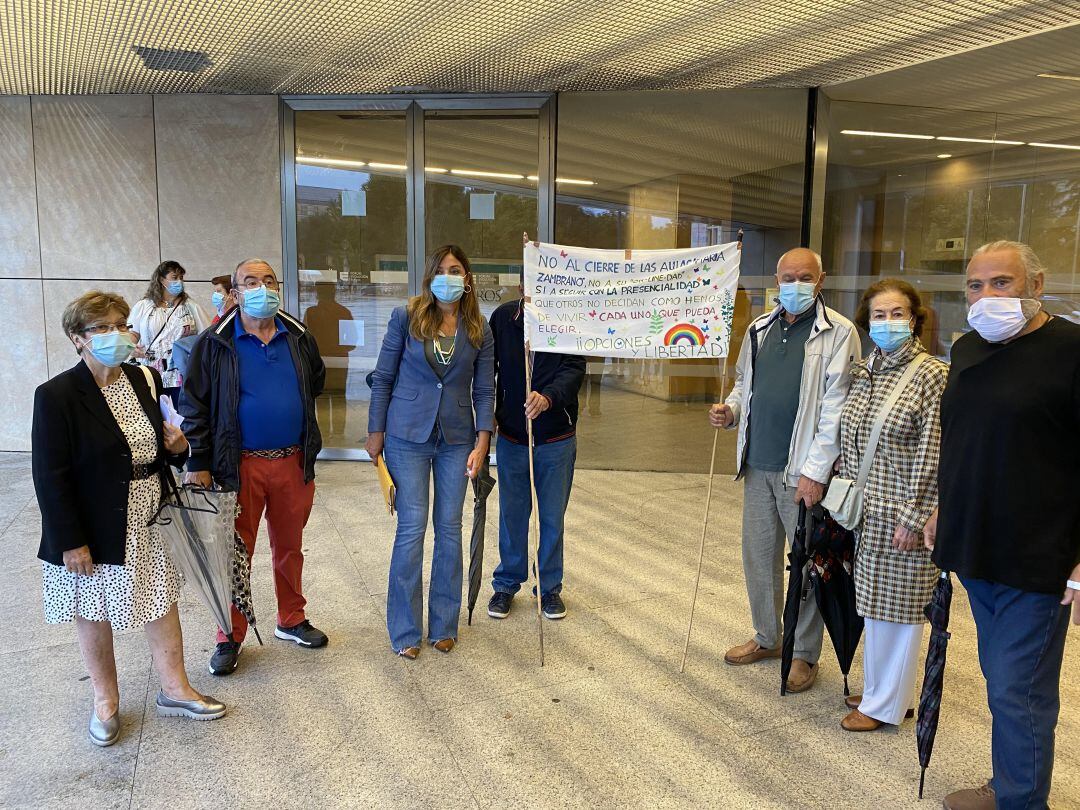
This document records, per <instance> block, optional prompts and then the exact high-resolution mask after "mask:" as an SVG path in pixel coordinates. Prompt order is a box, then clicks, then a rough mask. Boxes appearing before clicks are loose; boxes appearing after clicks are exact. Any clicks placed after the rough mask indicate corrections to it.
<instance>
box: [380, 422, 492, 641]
mask: <svg viewBox="0 0 1080 810" xmlns="http://www.w3.org/2000/svg"><path fill="white" fill-rule="evenodd" d="M472 449H473V445H471V444H447V443H446V442H445V441H444V440H443V438H442V435H441V433H440V432H439V428H438V427H437V426H436V428H435V430H434V431H433V432H432V434H431V438H429V439H428V440H427V441H426V442H422V443H415V442H407V441H405V440H404V439H399V438H396V437H394V436H390V435H388V436H387V437H386V445H385V447H384V449H383V455H384V458H385V460H386V467H387V469H388V470H389V471H390V475H391V476H392V477H393V479H394V485H395V486H396V488H397V518H398V524H397V535H396V536H395V537H394V551H393V554H392V555H391V557H390V586H389V589H388V590H387V592H386V629H387V631H388V632H389V633H390V643H391V644H392V645H393V647H394V649H395V650H403V649H404V648H406V647H419V646H420V640H421V639H422V638H423V614H424V596H423V591H422V585H423V570H422V569H423V564H424V534H425V533H426V532H427V520H428V486H429V483H430V480H431V477H430V476H431V474H432V473H434V475H435V509H434V514H433V518H432V519H433V523H434V524H435V552H434V554H433V555H432V560H431V581H430V584H429V585H428V639H430V640H431V641H433V642H434V641H440V640H442V639H444V638H454V639H456V638H457V631H458V613H459V612H460V611H461V511H462V506H463V504H464V502H465V490H466V488H467V487H468V483H469V479H468V478H467V477H466V475H465V465H466V463H467V462H468V460H469V453H471V452H472Z"/></svg>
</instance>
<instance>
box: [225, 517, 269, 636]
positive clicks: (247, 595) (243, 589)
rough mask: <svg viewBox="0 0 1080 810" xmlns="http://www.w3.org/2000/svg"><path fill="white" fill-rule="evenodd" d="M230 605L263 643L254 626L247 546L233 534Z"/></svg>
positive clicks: (253, 603)
mask: <svg viewBox="0 0 1080 810" xmlns="http://www.w3.org/2000/svg"><path fill="white" fill-rule="evenodd" d="M231 563H232V603H233V607H235V608H236V609H237V610H239V611H240V613H242V614H243V616H244V618H245V619H247V623H248V624H249V625H251V629H252V630H254V631H255V638H257V639H258V640H259V644H260V645H261V644H262V643H263V640H262V636H260V635H259V628H258V627H256V626H255V601H254V599H252V597H251V560H250V559H249V558H248V554H247V546H245V545H244V540H243V538H242V537H240V535H238V534H233V551H232V560H231Z"/></svg>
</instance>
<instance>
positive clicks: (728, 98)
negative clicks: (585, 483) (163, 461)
mask: <svg viewBox="0 0 1080 810" xmlns="http://www.w3.org/2000/svg"><path fill="white" fill-rule="evenodd" d="M806 102H807V96H806V92H805V91H802V90H790V91H789V90H767V91H766V90H761V91H719V92H714V91H707V92H657V93H566V94H562V95H560V96H559V125H558V149H557V152H556V155H557V159H558V165H557V177H558V178H561V181H560V182H557V183H556V209H555V241H556V242H560V243H562V244H568V245H581V246H584V247H595V248H628V249H667V248H682V247H693V246H698V245H708V244H716V243H722V242H730V241H734V240H735V239H736V234H737V233H738V231H739V230H740V229H742V230H743V231H744V232H745V238H744V249H743V256H742V278H741V287H740V289H739V292H738V295H737V298H736V307H735V319H734V333H735V337H734V338H733V340H732V345H731V346H730V348H729V355H730V356H729V370H730V371H729V377H728V389H729V390H730V387H731V384H732V382H733V381H734V367H735V360H736V358H737V357H738V352H739V348H740V345H741V341H742V336H743V334H744V333H745V330H746V327H747V325H748V324H749V322H750V319H751V317H754V316H756V315H759V314H761V313H762V312H763V311H764V310H765V308H766V306H767V302H771V296H769V295H767V290H768V288H769V287H772V286H775V281H774V278H773V273H774V272H775V267H776V262H777V260H778V259H779V257H780V255H781V254H783V253H784V252H785V251H786V250H788V249H790V248H792V247H796V246H798V243H799V236H800V226H801V216H802V193H803V189H802V186H803V157H804V153H805V143H806V131H805V124H806ZM572 181H578V182H572ZM768 305H769V306H771V303H769V304H768ZM720 379H721V369H720V368H718V367H717V364H716V362H715V361H709V360H674V361H671V360H666V361H636V360H623V359H614V358H606V359H605V358H595V357H594V358H589V363H588V366H587V375H586V379H585V383H584V385H583V387H582V390H581V393H580V395H579V396H580V403H579V404H580V407H581V414H582V416H581V425H580V430H579V432H578V464H579V466H583V467H593V468H603V469H635V470H661V471H690V472H701V471H703V470H707V469H708V465H709V451H710V449H711V447H712V429H711V428H710V427H709V426H708V421H707V419H706V411H707V408H708V405H709V404H710V403H712V402H714V401H716V398H717V397H718V396H719V392H720ZM721 444H722V447H721V449H720V450H718V455H717V469H718V470H721V471H733V470H734V457H735V447H734V434H733V433H732V432H724V433H722V434H721Z"/></svg>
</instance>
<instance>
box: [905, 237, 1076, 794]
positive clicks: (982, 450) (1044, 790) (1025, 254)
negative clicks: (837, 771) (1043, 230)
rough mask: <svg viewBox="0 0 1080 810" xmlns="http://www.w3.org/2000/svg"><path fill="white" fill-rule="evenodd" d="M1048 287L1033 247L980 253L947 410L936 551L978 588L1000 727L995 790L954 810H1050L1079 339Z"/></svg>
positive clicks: (1072, 581)
mask: <svg viewBox="0 0 1080 810" xmlns="http://www.w3.org/2000/svg"><path fill="white" fill-rule="evenodd" d="M1043 277H1044V268H1043V266H1042V263H1041V262H1040V261H1039V259H1038V257H1037V256H1036V255H1035V253H1034V252H1033V251H1032V250H1031V248H1029V247H1028V246H1027V245H1023V244H1020V243H1017V242H992V243H990V244H988V245H984V246H983V247H981V248H979V249H978V250H977V251H976V252H975V254H974V256H973V257H972V259H971V262H970V264H968V268H967V282H966V284H967V301H968V305H969V307H970V308H969V310H968V323H970V324H971V326H972V327H973V328H974V330H975V331H973V332H971V333H969V334H966V335H964V336H963V337H961V338H960V339H959V340H958V341H957V342H956V343H955V344H954V345H953V349H952V366H951V368H950V370H949V380H948V384H947V385H946V388H945V393H944V395H943V397H942V400H941V463H940V468H939V473H938V489H939V512H938V513H935V514H934V515H933V516H932V517H931V518H930V521H929V522H928V523H927V525H926V531H925V537H926V544H927V545H928V546H929V547H931V548H935V542H936V548H935V551H934V561H935V562H936V563H937V564H938V566H939V567H940V568H942V569H943V570H945V571H952V572H954V573H956V574H957V575H958V576H959V577H960V581H961V582H962V583H963V584H964V587H965V588H966V589H967V592H968V597H969V600H970V602H971V612H972V614H973V616H974V618H975V626H976V630H977V632H978V637H979V663H980V665H981V667H982V671H983V676H984V677H985V678H986V689H987V697H988V700H989V704H990V712H991V714H992V715H993V731H992V736H993V741H992V749H993V779H992V780H991V781H990V782H988V783H987V784H986V785H985V786H983V787H981V788H977V789H974V790H961V791H958V792H956V793H952V794H949V795H948V796H946V797H945V807H946V808H952V809H953V810H969V809H970V810H981V808H984V807H985V808H987V810H991V808H994V807H995V804H996V807H999V808H1019V807H1024V808H1027V807H1046V806H1047V797H1048V796H1049V794H1050V780H1051V775H1052V773H1053V767H1054V729H1055V727H1056V725H1057V718H1058V710H1059V708H1060V698H1059V688H1058V687H1059V680H1060V677H1061V663H1062V658H1063V656H1064V652H1065V635H1066V630H1067V627H1068V621H1069V608H1068V607H1067V606H1068V605H1072V613H1073V621H1074V622H1076V623H1077V624H1080V582H1078V580H1080V564H1078V563H1080V497H1078V495H1077V493H1078V492H1080V326H1077V325H1076V324H1073V323H1070V322H1068V321H1066V320H1063V319H1061V318H1054V317H1051V316H1050V315H1049V314H1048V313H1046V312H1045V311H1043V309H1042V306H1041V303H1040V301H1039V297H1040V296H1041V295H1042V291H1043ZM1063 594H1064V598H1063V596H1062V595H1063Z"/></svg>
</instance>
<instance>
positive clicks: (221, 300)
mask: <svg viewBox="0 0 1080 810" xmlns="http://www.w3.org/2000/svg"><path fill="white" fill-rule="evenodd" d="M210 300H211V301H213V302H214V309H216V310H217V311H218V315H220V314H221V308H222V307H223V306H225V293H219V292H215V293H214V294H213V295H211V296H210Z"/></svg>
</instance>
